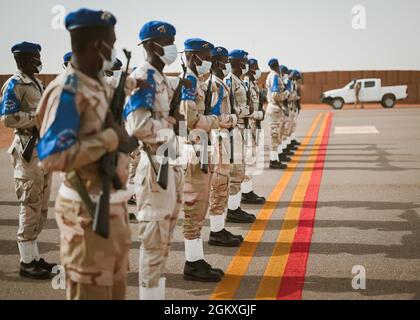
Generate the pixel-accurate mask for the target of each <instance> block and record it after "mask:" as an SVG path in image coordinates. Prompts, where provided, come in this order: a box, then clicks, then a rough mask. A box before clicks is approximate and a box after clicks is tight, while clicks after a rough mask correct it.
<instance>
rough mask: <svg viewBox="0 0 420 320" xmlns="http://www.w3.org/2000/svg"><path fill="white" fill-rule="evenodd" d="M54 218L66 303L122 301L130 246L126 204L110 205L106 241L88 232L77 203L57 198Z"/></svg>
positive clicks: (88, 219) (86, 218) (89, 222)
mask: <svg viewBox="0 0 420 320" xmlns="http://www.w3.org/2000/svg"><path fill="white" fill-rule="evenodd" d="M55 214H56V220H57V224H58V227H59V229H60V239H61V247H60V254H61V265H62V266H63V267H64V268H65V270H66V290H67V299H69V300H123V299H125V294H126V286H127V284H126V282H127V271H128V253H129V249H130V245H131V232H130V226H129V224H128V214H127V206H126V203H125V202H124V203H119V204H111V205H110V218H109V224H110V225H109V228H110V234H109V238H108V239H104V238H102V237H101V236H99V235H97V234H96V233H95V232H94V231H93V230H92V218H91V216H90V215H89V213H88V212H87V211H86V209H85V208H84V206H83V204H82V203H81V202H78V201H72V200H68V199H65V198H63V197H61V196H58V198H57V201H56V206H55Z"/></svg>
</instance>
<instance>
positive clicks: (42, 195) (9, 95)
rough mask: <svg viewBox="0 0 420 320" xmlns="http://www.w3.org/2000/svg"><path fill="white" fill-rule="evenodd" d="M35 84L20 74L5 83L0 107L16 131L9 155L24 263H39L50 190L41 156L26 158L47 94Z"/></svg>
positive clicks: (17, 73)
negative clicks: (40, 237)
mask: <svg viewBox="0 0 420 320" xmlns="http://www.w3.org/2000/svg"><path fill="white" fill-rule="evenodd" d="M35 81H36V82H34V80H32V79H31V78H29V77H28V76H27V75H25V74H24V73H22V72H21V71H18V72H16V73H15V74H14V75H13V76H12V77H11V78H10V79H8V80H7V81H6V83H5V84H4V86H3V88H2V90H1V94H2V99H1V100H2V101H1V106H0V115H1V120H2V122H3V123H4V125H5V126H6V127H8V128H13V129H14V134H15V138H14V140H13V143H12V145H11V146H10V148H9V150H8V152H9V154H10V155H11V159H12V165H13V168H14V183H15V191H16V196H17V198H18V200H19V202H20V204H21V205H20V213H19V229H18V234H17V239H18V244H19V251H20V253H21V260H22V262H24V263H30V262H31V261H33V260H34V259H35V260H39V259H40V258H39V253H38V246H37V243H36V239H37V238H38V235H39V234H40V232H41V230H42V227H43V224H44V221H45V220H46V219H47V214H48V202H49V197H50V190H51V174H48V173H47V172H46V171H44V170H43V169H41V168H40V167H38V153H37V151H36V149H34V151H33V153H32V158H31V160H30V162H27V161H26V160H25V159H23V157H22V155H23V151H24V147H25V146H26V144H27V143H28V142H29V140H30V139H31V137H32V135H33V129H34V127H35V120H34V117H35V111H36V107H37V105H38V102H39V100H40V99H41V96H42V93H43V91H44V86H43V84H42V82H41V81H40V80H39V79H36V78H35Z"/></svg>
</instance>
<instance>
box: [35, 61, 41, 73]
mask: <svg viewBox="0 0 420 320" xmlns="http://www.w3.org/2000/svg"><path fill="white" fill-rule="evenodd" d="M36 69H37V70H38V73H41V71H42V63H41V64H40V65H39V66H36Z"/></svg>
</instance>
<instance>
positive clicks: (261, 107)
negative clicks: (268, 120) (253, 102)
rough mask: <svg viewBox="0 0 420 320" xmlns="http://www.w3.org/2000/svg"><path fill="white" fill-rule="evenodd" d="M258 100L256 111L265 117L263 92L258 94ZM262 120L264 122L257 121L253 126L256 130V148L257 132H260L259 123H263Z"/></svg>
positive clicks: (257, 141)
mask: <svg viewBox="0 0 420 320" xmlns="http://www.w3.org/2000/svg"><path fill="white" fill-rule="evenodd" d="M258 99H259V100H258V111H260V112H262V113H263V114H264V116H265V112H264V100H265V96H264V91H263V90H261V91H260V94H259V97H258ZM263 120H264V118H263V119H262V120H257V121H256V122H255V126H256V128H257V136H256V144H257V146H258V144H259V136H260V135H259V130H261V121H263Z"/></svg>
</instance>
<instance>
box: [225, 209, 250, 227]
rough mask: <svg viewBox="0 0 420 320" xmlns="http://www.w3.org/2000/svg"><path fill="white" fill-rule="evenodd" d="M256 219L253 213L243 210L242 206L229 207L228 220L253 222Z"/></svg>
mask: <svg viewBox="0 0 420 320" xmlns="http://www.w3.org/2000/svg"><path fill="white" fill-rule="evenodd" d="M255 220H256V218H255V216H254V215H253V214H249V213H247V212H245V211H243V210H242V209H241V208H240V207H239V208H238V209H236V210H230V209H228V212H227V215H226V221H227V222H232V223H253V222H254V221H255Z"/></svg>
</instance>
